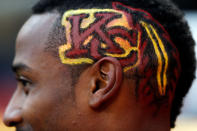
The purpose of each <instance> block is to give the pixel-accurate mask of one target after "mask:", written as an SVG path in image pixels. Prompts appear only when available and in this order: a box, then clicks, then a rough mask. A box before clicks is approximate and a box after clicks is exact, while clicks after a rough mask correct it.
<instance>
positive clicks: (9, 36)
mask: <svg viewBox="0 0 197 131" xmlns="http://www.w3.org/2000/svg"><path fill="white" fill-rule="evenodd" d="M173 1H174V2H175V3H176V4H177V5H178V6H179V7H180V8H181V9H182V10H183V11H184V12H185V18H186V19H187V20H188V22H189V25H190V27H191V31H192V33H193V37H194V39H195V40H196V41H197V6H196V4H195V3H196V2H195V0H173ZM36 2H37V0H0V131H13V130H14V128H6V127H5V126H4V125H3V123H2V115H3V112H4V110H5V107H6V105H7V103H8V101H9V99H10V98H11V96H12V93H13V92H14V90H15V83H16V82H15V78H14V75H13V74H12V71H11V63H12V60H13V56H14V46H15V45H14V44H15V39H16V35H17V32H18V31H19V29H20V27H21V26H22V25H23V24H24V22H25V21H26V20H27V18H28V17H29V16H30V15H31V7H32V5H33V4H34V3H36ZM196 52H197V47H196ZM176 125H177V126H176V128H175V129H173V131H186V130H187V131H197V80H195V81H194V83H193V86H192V88H191V90H190V91H189V94H188V95H187V97H186V98H185V101H184V107H183V108H182V114H181V115H180V116H179V117H178V120H177V122H176Z"/></svg>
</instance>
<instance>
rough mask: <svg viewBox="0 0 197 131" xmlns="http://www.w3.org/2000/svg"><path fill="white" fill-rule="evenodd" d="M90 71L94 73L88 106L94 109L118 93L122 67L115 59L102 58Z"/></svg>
mask: <svg viewBox="0 0 197 131" xmlns="http://www.w3.org/2000/svg"><path fill="white" fill-rule="evenodd" d="M92 71H95V73H94V75H93V77H92V80H93V83H94V84H92V88H91V95H90V98H89V105H90V106H91V107H92V108H94V109H96V108H99V107H100V106H101V105H102V104H103V103H105V102H106V101H108V100H109V99H110V98H112V97H113V96H115V95H116V94H117V93H118V91H119V88H120V86H121V82H122V67H121V65H120V63H119V61H118V60H117V59H115V58H112V57H104V58H102V59H101V60H99V61H98V62H96V63H95V64H94V65H93V66H92Z"/></svg>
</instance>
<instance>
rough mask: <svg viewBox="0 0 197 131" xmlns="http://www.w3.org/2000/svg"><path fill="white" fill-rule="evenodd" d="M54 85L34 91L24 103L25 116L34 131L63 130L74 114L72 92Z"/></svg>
mask: <svg viewBox="0 0 197 131" xmlns="http://www.w3.org/2000/svg"><path fill="white" fill-rule="evenodd" d="M52 85H53V84H51V86H45V87H43V88H37V89H35V90H33V91H32V92H31V93H30V94H29V96H28V97H27V100H26V102H25V103H24V107H23V110H24V114H23V115H24V117H25V119H26V120H27V123H29V124H30V125H31V126H32V127H33V129H36V130H47V128H50V130H51V128H57V127H58V128H63V127H62V126H64V125H66V123H67V122H69V121H67V119H70V114H73V113H71V111H73V106H72V103H73V101H72V98H71V97H70V95H69V94H71V93H70V91H69V90H65V88H62V87H57V86H52ZM67 89H68V88H67ZM62 123H64V124H62ZM68 124H69V123H68ZM54 130H57V129H54Z"/></svg>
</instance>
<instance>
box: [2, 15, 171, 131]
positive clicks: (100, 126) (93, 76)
mask: <svg viewBox="0 0 197 131" xmlns="http://www.w3.org/2000/svg"><path fill="white" fill-rule="evenodd" d="M58 16H59V15H58V14H52V13H51V14H46V13H45V14H42V15H33V16H32V17H31V18H30V19H29V20H28V21H27V22H26V24H25V25H24V26H23V28H22V29H21V31H20V32H19V35H18V38H17V42H16V55H15V58H14V62H13V68H14V72H15V73H16V78H17V80H18V84H17V89H16V91H15V93H14V95H13V97H12V99H11V101H10V103H9V105H8V107H7V109H6V111H5V114H4V123H5V124H6V125H7V126H15V127H16V129H17V130H19V131H30V130H35V131H45V130H46V131H49V130H52V131H62V130H74V131H75V130H76V131H77V130H81V131H83V130H84V131H86V130H97V131H100V130H110V131H116V130H117V131H120V130H121V131H123V130H124V131H130V130H134V131H154V130H155V131H157V130H158V129H159V130H160V131H169V130H170V121H169V118H170V108H168V109H163V110H161V113H159V114H158V115H157V116H156V117H155V116H154V117H153V115H152V114H153V113H154V111H153V109H152V108H151V107H150V108H149V107H146V108H145V107H144V106H143V104H141V103H140V102H137V101H136V96H135V94H134V90H135V82H134V80H128V79H126V78H125V77H124V75H123V71H122V68H121V65H120V63H119V61H118V60H116V59H115V58H111V57H103V58H102V59H100V60H99V61H98V62H96V63H95V64H93V65H91V66H90V67H89V68H87V69H86V70H84V71H83V73H82V74H81V75H80V76H79V80H78V81H77V83H76V84H75V87H72V79H71V77H70V76H71V72H69V69H68V68H69V67H68V66H65V65H64V64H62V63H61V62H60V60H59V59H58V58H56V57H54V56H53V55H52V53H51V52H46V51H44V49H45V47H46V41H47V36H48V34H49V32H50V30H51V28H52V26H53V24H54V22H55V19H54V18H57V17H58ZM128 85H129V86H128ZM73 92H74V94H73Z"/></svg>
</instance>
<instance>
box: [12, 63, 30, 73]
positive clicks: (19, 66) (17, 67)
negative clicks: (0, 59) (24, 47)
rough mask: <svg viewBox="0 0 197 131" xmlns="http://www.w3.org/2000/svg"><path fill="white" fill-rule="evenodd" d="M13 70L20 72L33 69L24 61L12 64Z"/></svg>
mask: <svg viewBox="0 0 197 131" xmlns="http://www.w3.org/2000/svg"><path fill="white" fill-rule="evenodd" d="M11 68H12V71H13V72H14V73H18V72H19V71H24V70H25V71H30V70H31V68H30V67H28V66H27V65H25V64H22V63H19V64H13V65H12V67H11Z"/></svg>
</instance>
